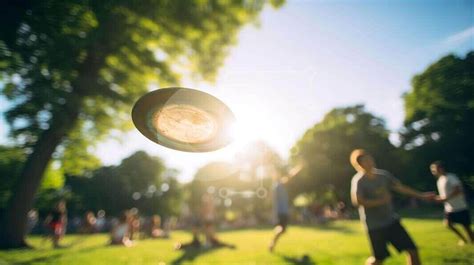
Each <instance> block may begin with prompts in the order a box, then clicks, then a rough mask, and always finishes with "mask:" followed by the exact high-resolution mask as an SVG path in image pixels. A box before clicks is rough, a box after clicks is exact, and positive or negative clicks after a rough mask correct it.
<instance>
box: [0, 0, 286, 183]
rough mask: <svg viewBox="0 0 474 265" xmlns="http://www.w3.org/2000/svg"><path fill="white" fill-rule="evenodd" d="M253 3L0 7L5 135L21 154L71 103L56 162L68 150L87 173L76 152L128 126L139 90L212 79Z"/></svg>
mask: <svg viewBox="0 0 474 265" xmlns="http://www.w3.org/2000/svg"><path fill="white" fill-rule="evenodd" d="M282 3H283V1H272V4H273V5H274V6H281V4H282ZM263 6H264V1H246V2H245V3H243V2H240V1H141V2H140V4H137V3H135V2H133V1H132V2H130V1H120V0H117V1H106V2H104V1H100V2H93V1H86V0H81V1H54V0H48V1H33V2H27V1H18V2H15V1H6V2H4V3H3V4H2V8H0V9H3V10H4V12H3V13H5V14H4V15H5V16H4V17H3V20H2V22H5V23H0V24H1V25H2V28H1V30H0V32H2V34H1V35H0V36H1V38H0V73H1V76H2V77H3V78H2V79H3V80H2V81H3V83H5V85H4V88H3V90H2V93H3V94H4V95H5V96H6V97H7V99H8V100H10V101H11V102H13V103H14V104H13V107H12V109H10V110H9V111H8V112H7V113H6V117H7V121H8V122H9V123H10V124H11V125H12V130H11V132H12V136H14V137H15V139H17V140H18V142H19V143H20V144H23V145H24V146H26V147H31V146H32V145H33V144H34V143H35V142H36V141H37V140H38V137H39V135H40V133H41V132H42V131H44V130H46V129H48V128H50V127H51V125H52V122H53V120H55V119H56V118H57V116H61V115H62V114H63V112H64V110H65V106H69V105H71V108H79V109H80V115H79V120H78V121H77V122H75V121H71V122H75V127H74V129H73V130H72V131H71V132H69V138H68V139H67V141H64V142H63V143H62V146H63V149H60V150H59V153H58V154H57V155H58V156H60V157H61V156H64V158H65V162H64V163H68V158H69V157H70V156H69V155H68V154H67V152H68V151H67V150H68V149H71V151H69V152H72V153H74V155H75V157H76V161H80V159H81V158H84V160H85V161H89V162H90V161H91V160H92V162H91V163H92V164H95V166H97V164H96V163H94V161H93V160H94V158H90V157H88V156H87V155H89V156H90V154H88V152H87V150H88V149H87V148H83V147H87V146H88V145H91V144H92V143H95V142H97V141H98V140H100V139H103V137H104V136H105V135H106V134H107V132H108V131H109V130H110V129H111V128H117V129H120V130H123V129H126V128H130V127H131V124H130V122H129V120H130V119H129V110H130V105H131V103H132V102H133V101H134V100H135V99H136V98H137V97H138V96H140V95H141V94H143V93H144V92H146V91H147V90H148V89H149V84H156V85H158V86H162V85H176V84H178V83H179V80H180V79H181V76H182V75H183V74H184V73H190V74H193V75H195V76H196V78H197V77H198V76H201V77H203V78H205V79H207V80H213V79H214V77H215V74H216V71H217V69H218V67H219V66H220V65H222V63H223V61H224V58H225V55H226V54H227V53H228V51H229V46H230V45H232V44H235V42H236V37H237V32H238V30H239V29H240V28H241V26H242V25H244V24H246V23H248V22H252V21H255V19H256V16H257V15H258V13H259V12H260V11H261V10H262V8H263ZM9 11H10V12H9ZM2 15H3V14H2ZM62 150H66V151H65V152H66V153H65V154H64V155H61V151H62ZM78 152H79V153H78ZM87 164H89V163H87ZM79 165H80V163H78V165H76V167H78V166H79ZM81 166H85V167H86V168H90V167H89V165H81ZM66 168H67V169H68V170H69V166H66ZM79 170H80V168H79ZM77 171H78V169H77V168H76V169H72V171H71V172H68V173H72V174H76V173H78V172H77Z"/></svg>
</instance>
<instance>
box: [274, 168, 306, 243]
mask: <svg viewBox="0 0 474 265" xmlns="http://www.w3.org/2000/svg"><path fill="white" fill-rule="evenodd" d="M301 169H303V164H301V163H300V164H298V165H297V166H296V167H294V168H292V169H291V170H290V171H289V172H288V174H286V175H281V174H280V172H275V173H274V174H273V187H272V189H273V190H272V192H273V212H274V215H275V217H276V220H277V224H276V226H275V228H274V235H273V238H272V240H271V242H270V245H269V246H268V249H269V250H270V252H273V250H274V249H275V246H276V243H277V242H278V239H279V238H280V237H281V236H282V235H283V234H284V233H285V232H286V227H287V226H288V219H289V210H290V206H289V202H288V192H287V190H286V184H287V183H288V181H289V180H290V179H291V178H292V177H294V176H296V175H297V174H298V173H299V172H300V171H301Z"/></svg>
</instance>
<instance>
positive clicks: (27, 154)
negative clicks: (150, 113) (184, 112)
mask: <svg viewBox="0 0 474 265" xmlns="http://www.w3.org/2000/svg"><path fill="white" fill-rule="evenodd" d="M1 10H2V11H1V12H2V15H1V21H0V22H1V23H0V24H1V27H2V28H1V34H2V35H1V40H0V71H1V77H0V78H1V79H0V87H1V95H2V96H1V97H0V111H1V112H2V114H3V115H2V118H1V119H0V142H1V143H2V146H1V148H0V175H1V182H0V213H1V216H0V217H1V218H0V219H1V226H0V231H1V233H0V235H6V234H7V233H6V232H5V231H10V232H11V231H15V232H14V233H10V232H9V233H8V235H9V236H2V237H1V238H0V242H1V245H2V246H5V247H18V246H21V245H22V243H24V242H23V239H24V238H25V235H26V233H27V232H32V233H33V234H37V233H41V232H42V231H41V226H40V225H37V227H36V228H35V229H36V230H35V229H32V230H31V231H29V230H28V226H26V225H18V224H22V223H25V224H26V223H27V220H28V219H27V213H28V212H29V210H30V209H35V210H36V211H37V213H38V218H39V220H38V221H37V222H38V224H40V223H41V220H42V218H44V217H45V215H46V214H47V213H48V212H49V211H51V209H52V207H53V206H54V203H55V202H57V201H58V200H59V199H65V200H66V201H67V204H68V215H69V218H70V220H73V218H74V217H79V218H82V216H83V215H84V213H85V212H86V211H93V212H98V211H100V210H103V211H105V213H106V216H107V217H110V218H112V217H114V216H117V215H118V214H119V213H120V212H121V211H123V210H124V209H131V208H136V209H137V210H138V211H139V212H140V214H141V215H143V216H150V215H152V214H159V215H161V216H162V218H163V219H164V220H175V221H173V222H176V227H177V228H183V229H186V228H187V222H186V220H187V218H189V215H190V214H191V213H192V209H193V207H194V206H193V202H194V203H195V202H196V201H197V199H196V198H198V197H199V196H200V195H201V194H202V193H205V192H207V193H211V194H214V196H215V197H216V201H217V203H218V208H219V214H220V218H219V219H220V220H221V224H220V226H221V228H222V229H223V230H226V232H225V233H223V237H224V238H226V239H228V240H231V241H237V242H239V243H240V242H241V244H242V245H240V244H239V245H238V247H237V250H236V251H233V252H230V251H229V250H216V251H210V252H209V253H207V252H206V253H191V254H189V253H185V254H183V256H181V255H180V253H176V252H173V251H172V242H173V241H175V240H180V239H182V238H186V236H189V235H188V234H186V233H185V232H181V231H180V232H177V233H176V238H172V239H171V240H168V241H159V242H153V241H150V240H148V241H147V240H144V241H143V243H142V242H140V244H138V245H137V246H136V247H135V249H127V250H126V251H127V254H126V255H125V254H123V256H122V257H120V255H118V254H117V253H119V254H120V253H121V252H122V251H123V250H120V249H113V248H106V247H105V244H106V242H107V239H106V236H105V235H98V236H97V237H93V236H92V237H88V238H86V239H82V237H81V236H71V237H69V238H66V242H72V243H71V248H69V249H65V250H51V251H49V252H46V253H45V252H43V250H44V247H45V246H44V245H43V244H42V243H41V240H40V239H39V238H38V237H35V236H32V237H31V239H30V240H29V242H30V244H32V245H33V246H35V248H36V250H29V251H25V250H21V251H19V252H15V251H5V252H4V251H1V252H0V262H3V261H5V262H7V263H9V262H12V263H15V262H16V263H22V262H23V263H26V264H27V263H34V262H37V263H58V262H63V263H70V262H71V259H76V261H77V262H78V263H81V260H82V263H83V262H86V261H89V262H90V261H91V260H96V261H103V262H104V263H115V262H122V263H129V264H135V263H154V262H160V261H163V262H165V263H168V262H169V263H173V262H174V263H181V262H183V261H188V262H193V261H194V262H195V263H196V264H202V263H204V264H205V263H211V262H214V263H227V264H228V263H231V262H235V263H238V264H240V263H243V264H252V262H253V263H256V264H261V263H263V264H265V263H267V264H275V263H289V264H291V263H296V262H298V257H300V256H301V255H303V254H309V255H310V256H311V259H312V260H313V261H314V262H315V263H316V264H350V263H354V264H360V263H362V262H363V260H364V259H365V257H366V256H367V255H368V244H367V242H366V239H365V237H364V233H363V231H362V230H361V226H360V224H359V223H358V221H354V220H355V219H357V213H356V212H355V209H354V208H352V207H351V206H350V201H349V186H350V179H351V177H352V175H353V174H354V170H353V169H352V168H351V166H350V165H349V163H348V156H349V154H350V151H351V150H352V149H354V148H360V147H363V148H366V149H367V150H369V151H370V152H371V153H373V154H374V156H375V157H376V159H377V162H378V165H379V166H380V167H381V168H385V169H387V170H389V171H391V172H393V173H394V175H396V176H397V177H398V178H400V179H401V180H402V182H404V183H406V184H408V185H410V186H412V187H414V188H417V189H420V190H424V191H432V190H436V186H435V179H434V178H433V177H432V176H431V175H430V172H429V168H428V166H429V164H430V162H432V161H434V160H438V159H441V160H444V161H445V162H446V163H447V165H448V168H449V170H450V171H452V172H454V173H456V174H457V175H458V176H459V177H460V179H461V180H462V181H463V183H464V187H465V190H466V193H467V195H468V199H469V200H472V197H473V195H472V194H473V192H472V191H473V189H474V173H473V172H474V168H473V167H474V165H473V158H474V154H473V152H474V151H473V150H474V149H473V147H474V146H473V139H474V138H473V137H472V135H474V134H473V127H474V120H473V119H474V118H473V117H474V113H473V111H474V73H473V69H474V53H473V52H472V50H473V49H474V47H473V46H474V37H473V36H474V23H473V3H472V1H449V2H448V1H413V2H406V1H380V2H375V1H361V2H356V1H335V2H331V1H288V2H284V1H269V2H264V1H231V2H227V1H196V2H191V1H190V2H187V1H176V2H166V1H143V2H140V4H138V2H134V1H107V2H106V3H99V2H93V1H79V2H77V1H61V2H57V1H41V2H37V3H30V2H28V1H5V2H3V3H2V6H1ZM177 85H180V86H185V87H193V88H197V89H201V90H204V91H206V92H209V93H211V94H213V95H215V96H217V97H219V98H220V99H222V100H223V101H224V102H225V103H226V104H228V105H229V106H230V108H231V109H232V110H233V111H234V112H235V114H236V116H237V119H238V123H239V124H238V129H237V131H236V140H235V142H234V143H232V144H231V145H230V146H228V147H225V148H223V149H222V150H219V151H216V152H211V153H206V154H189V153H183V152H178V151H173V150H169V149H166V148H164V147H160V146H157V145H155V144H153V143H151V142H150V141H148V140H147V139H145V138H144V137H143V136H141V135H140V134H139V133H138V132H137V131H136V130H135V129H134V128H133V126H132V124H131V120H130V111H131V107H132V105H133V103H134V101H135V100H136V99H137V98H138V97H139V96H141V95H142V94H144V93H146V92H147V91H149V90H153V89H157V88H160V87H167V86H177ZM298 160H304V161H305V162H306V165H307V166H306V167H305V169H304V170H303V172H301V174H299V175H298V176H297V177H295V178H294V179H293V180H292V182H291V183H290V184H289V192H290V197H291V201H292V203H293V206H294V207H293V211H292V213H293V215H292V223H294V224H299V225H300V226H299V227H297V228H295V229H294V230H293V229H290V232H289V233H288V235H286V236H287V237H288V238H287V239H286V240H287V241H286V243H285V238H283V239H282V242H281V245H282V253H287V254H285V255H286V256H285V255H283V254H282V255H280V256H278V255H273V256H272V255H270V254H269V253H267V250H266V244H267V241H268V240H269V239H270V236H271V232H270V230H269V229H270V228H269V225H270V224H271V209H272V207H271V194H270V193H268V194H265V195H266V196H257V190H258V189H259V188H261V187H263V188H264V189H265V190H266V191H269V190H270V185H271V179H270V178H269V175H270V174H269V173H268V172H270V171H271V169H272V168H278V169H284V168H288V167H291V166H292V165H294V164H295V162H296V161H298ZM341 202H342V203H343V204H341ZM395 202H396V205H397V208H398V209H399V210H400V211H401V212H402V213H403V214H402V215H403V216H404V217H407V218H409V219H408V222H407V223H408V230H409V231H410V232H412V233H413V236H414V238H415V241H416V242H417V243H419V245H421V246H422V248H421V249H422V252H421V253H422V258H423V259H424V260H428V261H429V263H427V264H447V263H448V264H449V263H453V264H470V263H469V262H471V261H472V259H473V250H472V247H469V246H468V247H465V248H458V247H456V239H455V237H454V236H453V235H450V234H449V233H448V232H447V231H445V230H444V228H443V227H442V225H441V217H442V208H441V207H440V206H439V205H433V204H427V203H421V202H418V201H414V200H410V199H408V198H406V197H397V198H396V201H395ZM341 205H345V207H344V210H343V211H344V213H343V214H341V209H340V206H341ZM471 205H472V204H471ZM340 219H344V220H340ZM69 231H70V232H74V227H71V228H70V230H69ZM292 231H294V232H292ZM292 233H293V234H292ZM433 234H434V235H439V237H440V239H439V240H436V237H433ZM299 240H301V242H300V246H294V245H295V242H299ZM242 241H244V242H242ZM318 241H319V243H318ZM438 241H439V242H438ZM245 242H254V243H253V244H246V243H245ZM321 242H324V243H321ZM328 242H329V243H328ZM344 242H346V243H347V244H348V245H350V246H348V247H346V248H345V251H343V252H341V253H337V252H334V250H332V249H333V248H334V247H336V246H344ZM424 244H426V246H425V247H423V246H424ZM285 245H288V246H286V247H285ZM102 248H103V249H102ZM247 248H248V249H247ZM46 249H48V250H49V248H47V247H46ZM239 249H240V250H242V251H244V252H245V251H247V252H245V253H247V255H246V254H239V252H238V251H239ZM255 249H260V251H257V252H255V251H254V250H255ZM155 252H156V253H155ZM201 254H202V255H201ZM180 258H181V259H180ZM401 259H402V258H401V257H396V259H395V260H394V261H392V262H395V263H394V264H397V263H396V262H399V261H400V260H401Z"/></svg>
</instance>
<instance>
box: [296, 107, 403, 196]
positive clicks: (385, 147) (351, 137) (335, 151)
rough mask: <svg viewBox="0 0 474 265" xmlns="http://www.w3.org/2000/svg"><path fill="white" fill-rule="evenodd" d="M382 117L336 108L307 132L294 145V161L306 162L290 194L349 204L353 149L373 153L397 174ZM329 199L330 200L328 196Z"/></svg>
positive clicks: (353, 108)
mask: <svg viewBox="0 0 474 265" xmlns="http://www.w3.org/2000/svg"><path fill="white" fill-rule="evenodd" d="M388 135H389V132H388V131H387V129H386V128H385V123H384V121H383V120H382V119H381V118H378V117H376V116H374V115H373V114H371V113H368V112H366V111H365V109H364V107H363V106H361V105H358V106H353V107H346V108H336V109H333V110H331V111H330V112H329V113H327V114H326V115H325V117H324V118H323V120H322V121H321V122H319V123H317V124H316V125H314V126H313V127H312V128H310V129H309V130H307V131H306V132H305V133H304V135H303V137H302V138H301V139H300V140H298V142H297V143H296V144H295V145H294V147H293V148H292V150H291V152H292V154H291V159H292V160H293V161H297V160H303V161H305V163H306V167H305V169H304V170H303V171H302V173H301V176H298V177H296V178H295V179H294V181H292V182H291V183H290V190H291V191H292V192H291V193H292V195H293V196H295V195H297V194H298V193H315V195H316V197H320V198H321V199H323V200H328V198H329V197H333V195H330V193H329V195H328V193H327V191H328V190H329V191H332V192H333V193H334V194H335V198H334V200H336V199H339V200H341V199H343V200H345V201H346V202H348V199H349V198H348V197H349V187H350V182H351V177H352V176H353V175H354V174H355V171H354V169H353V168H352V166H351V165H350V163H349V155H350V153H351V151H352V150H354V149H356V148H364V149H366V150H368V151H369V152H370V153H372V154H373V155H374V157H375V159H376V161H377V163H378V165H379V166H380V167H381V168H386V169H388V170H390V171H392V172H394V173H395V174H396V173H398V171H399V169H398V167H397V162H396V159H394V156H395V147H394V146H393V145H392V144H391V143H390V141H389V139H388ZM328 196H329V197H328Z"/></svg>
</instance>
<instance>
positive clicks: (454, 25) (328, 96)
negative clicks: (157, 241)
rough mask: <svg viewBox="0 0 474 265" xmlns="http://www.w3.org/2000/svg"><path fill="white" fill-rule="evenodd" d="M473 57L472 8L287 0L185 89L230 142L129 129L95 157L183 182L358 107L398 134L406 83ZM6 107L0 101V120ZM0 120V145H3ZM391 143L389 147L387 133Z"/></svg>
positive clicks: (283, 144) (286, 143) (277, 146)
mask: <svg viewBox="0 0 474 265" xmlns="http://www.w3.org/2000/svg"><path fill="white" fill-rule="evenodd" d="M469 50H474V1H454V0H451V1H384V0H382V1H375V0H374V1H310V0H306V1H303V0H300V1H297V0H294V1H291V0H290V1H287V3H286V5H284V6H283V7H282V8H280V9H278V10H275V9H273V8H266V9H265V10H264V11H263V12H262V14H261V16H260V23H259V26H258V27H256V26H255V25H248V26H245V27H244V28H243V30H242V31H241V32H240V35H239V41H238V43H237V45H235V46H234V47H232V48H231V49H230V53H229V56H228V57H227V59H226V61H225V64H224V65H223V67H222V68H221V69H220V70H219V75H218V78H217V81H216V82H215V83H213V84H209V83H205V82H196V81H190V80H187V81H184V82H183V83H182V86H184V87H190V88H195V89H199V90H203V91H206V92H208V93H210V94H212V95H214V96H216V97H218V98H219V99H221V100H222V101H223V102H225V103H226V104H227V105H228V106H229V107H230V108H231V109H232V111H233V112H234V114H235V116H236V117H237V120H238V123H239V128H240V129H239V131H238V135H237V138H236V140H235V141H234V142H233V143H232V144H230V145H229V146H227V147H225V148H223V149H221V150H218V151H215V152H210V153H185V152H180V151H175V150H171V149H168V148H165V147H161V146H159V145H156V144H154V143H152V142H151V141H149V140H148V139H146V138H145V137H144V136H142V135H141V134H140V133H139V132H138V131H137V130H132V131H130V132H128V133H124V134H122V135H120V138H121V141H120V142H118V141H116V140H107V141H105V142H103V143H101V144H99V145H98V146H97V148H96V149H95V151H94V152H95V153H96V154H97V155H98V156H99V158H101V160H102V161H103V163H104V164H107V165H110V164H118V163H120V161H121V160H122V159H123V158H125V157H127V156H129V155H130V154H132V153H133V152H135V151H137V150H145V151H146V152H148V153H149V154H151V155H156V156H159V157H161V158H162V159H163V160H164V161H165V163H166V164H167V165H168V166H170V167H174V168H176V169H178V170H180V172H181V173H180V175H179V176H178V177H179V179H180V180H181V181H183V182H186V181H189V180H191V179H192V177H193V175H194V173H195V171H196V170H197V169H198V168H199V167H201V166H203V165H205V164H206V163H208V162H211V161H222V160H224V161H229V160H232V159H233V157H234V154H235V152H238V151H239V150H240V149H242V148H243V147H244V146H245V145H246V144H248V143H249V142H251V141H253V140H258V139H262V140H264V141H265V142H267V144H268V145H269V146H271V147H272V148H273V149H274V150H276V151H277V152H278V153H279V154H280V155H281V156H282V157H283V158H287V157H288V155H289V150H290V148H291V147H292V146H293V145H294V144H295V143H296V141H297V140H298V139H299V138H300V137H301V136H302V135H303V134H304V132H305V131H306V130H307V129H309V128H310V127H312V126H313V125H314V124H315V123H317V122H319V121H321V119H322V118H323V116H324V114H325V113H327V112H328V111H330V110H331V109H332V108H335V107H344V106H350V105H355V104H365V106H366V108H367V110H368V111H370V112H372V113H374V114H375V115H377V116H380V117H382V118H384V119H385V120H386V122H387V127H388V128H389V129H390V130H391V131H393V132H394V133H396V132H397V131H398V130H399V129H400V128H401V126H402V122H403V118H404V110H403V100H402V95H403V93H405V92H407V91H409V89H410V81H411V78H412V77H413V76H414V75H415V74H417V73H421V72H422V71H423V70H424V69H425V68H426V67H427V66H428V65H430V64H431V63H433V62H435V61H437V60H438V59H439V58H440V57H442V56H444V55H447V54H449V53H455V54H458V55H465V54H466V53H467V52H468V51H469ZM7 106H8V104H7V102H6V101H5V99H3V98H0V112H4V111H5V110H6V108H7ZM7 131H8V127H7V125H6V124H5V121H4V120H3V117H2V120H0V143H8V142H9V140H8V139H7V137H6V134H7ZM393 136H394V137H392V140H393V142H394V143H396V137H395V134H393Z"/></svg>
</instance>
